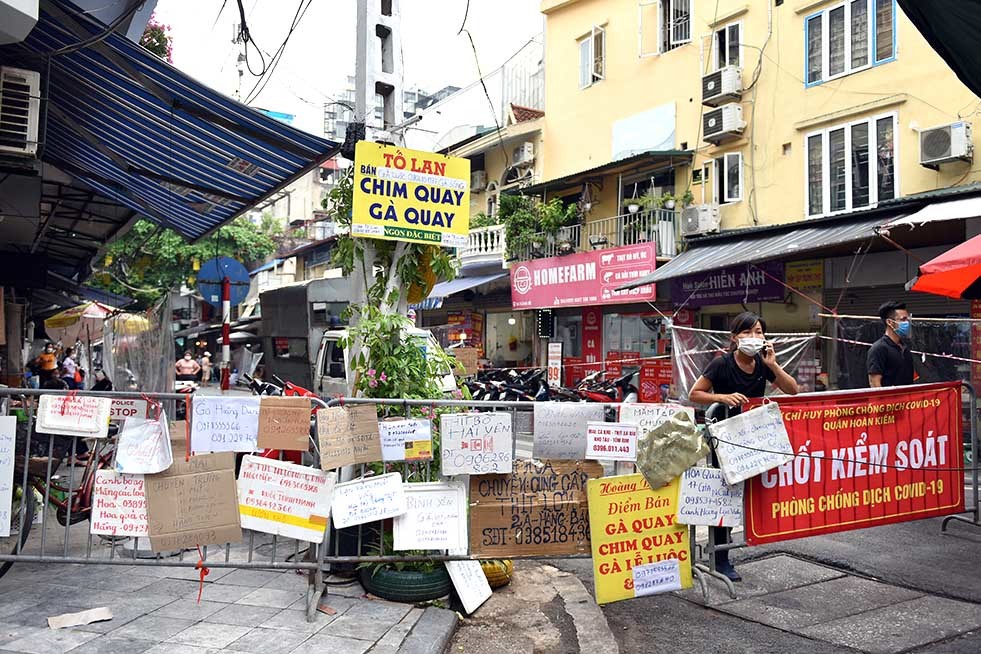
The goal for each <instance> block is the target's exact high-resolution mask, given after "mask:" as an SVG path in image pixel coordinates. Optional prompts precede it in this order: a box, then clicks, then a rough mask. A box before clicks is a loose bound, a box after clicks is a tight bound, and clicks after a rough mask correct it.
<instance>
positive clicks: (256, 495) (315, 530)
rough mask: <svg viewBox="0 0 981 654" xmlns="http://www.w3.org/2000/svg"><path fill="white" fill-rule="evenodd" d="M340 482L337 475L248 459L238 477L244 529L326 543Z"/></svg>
mask: <svg viewBox="0 0 981 654" xmlns="http://www.w3.org/2000/svg"><path fill="white" fill-rule="evenodd" d="M336 481H337V473H336V472H324V471H323V470H317V469H316V468H310V467H307V466H300V465H296V464H293V463H287V462H285V461H276V460H275V459H265V458H262V457H258V456H245V457H243V458H242V469H241V470H240V471H239V475H238V512H239V515H240V516H241V519H242V528H243V529H252V530H253V531H261V532H264V533H267V534H275V535H277V536H286V537H287V538H296V539H297V540H303V541H307V542H310V543H322V542H323V540H324V532H325V531H326V530H327V518H328V517H329V516H330V502H331V497H332V493H333V491H334V483H335V482H336Z"/></svg>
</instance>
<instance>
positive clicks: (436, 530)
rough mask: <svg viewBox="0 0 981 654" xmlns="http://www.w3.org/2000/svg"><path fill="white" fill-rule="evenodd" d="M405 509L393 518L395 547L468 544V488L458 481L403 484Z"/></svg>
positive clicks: (451, 547) (445, 547)
mask: <svg viewBox="0 0 981 654" xmlns="http://www.w3.org/2000/svg"><path fill="white" fill-rule="evenodd" d="M402 488H403V489H404V491H405V500H406V512H405V513H403V514H402V515H400V516H398V517H397V518H395V520H394V521H393V523H392V524H393V525H394V526H393V532H394V533H393V535H394V537H395V549H396V550H454V549H463V550H464V551H466V547H467V489H466V488H465V487H464V486H463V484H462V483H458V482H431V483H421V484H404V485H403V486H402Z"/></svg>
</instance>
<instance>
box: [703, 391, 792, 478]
mask: <svg viewBox="0 0 981 654" xmlns="http://www.w3.org/2000/svg"><path fill="white" fill-rule="evenodd" d="M708 431H709V435H711V436H712V438H716V439H718V441H717V443H716V446H715V453H716V454H717V455H718V457H719V464H720V466H721V468H722V474H723V475H724V476H725V480H726V483H727V484H735V483H737V482H740V481H745V480H747V479H749V478H750V477H755V476H756V475H759V474H762V473H764V472H766V471H767V470H771V469H773V468H776V467H778V466H781V465H783V464H784V463H786V462H787V461H792V460H793V458H794V452H793V447H792V446H791V445H790V438H789V437H788V436H787V428H786V426H784V424H783V415H782V414H781V413H780V407H779V406H778V405H777V403H776V402H767V403H766V404H764V405H762V406H759V407H756V408H755V409H751V410H749V411H744V412H743V413H741V414H739V415H737V416H733V417H732V418H728V419H726V420H721V421H719V422H716V423H712V424H710V425H709V426H708ZM750 448H752V449H750Z"/></svg>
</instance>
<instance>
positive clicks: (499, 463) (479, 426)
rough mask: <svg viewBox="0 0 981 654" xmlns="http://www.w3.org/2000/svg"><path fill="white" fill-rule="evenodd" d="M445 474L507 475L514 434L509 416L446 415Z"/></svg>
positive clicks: (442, 442) (442, 426)
mask: <svg viewBox="0 0 981 654" xmlns="http://www.w3.org/2000/svg"><path fill="white" fill-rule="evenodd" d="M439 426H440V430H441V431H440V450H441V451H442V459H441V460H442V466H443V468H442V470H443V474H444V475H480V474H489V473H507V472H511V469H512V464H513V461H512V458H513V457H512V451H513V449H514V435H513V434H512V433H511V416H510V414H507V413H503V412H502V413H445V414H443V415H442V416H441V417H440V422H439Z"/></svg>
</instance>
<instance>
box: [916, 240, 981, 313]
mask: <svg viewBox="0 0 981 654" xmlns="http://www.w3.org/2000/svg"><path fill="white" fill-rule="evenodd" d="M907 287H908V288H909V289H910V290H913V291H920V292H921V293H933V294H934V295H943V296H945V297H952V298H957V299H965V300H976V299H981V236H975V237H974V238H972V239H971V240H969V241H965V242H964V243H961V244H960V245H958V246H957V247H955V248H952V249H950V250H948V251H946V252H944V253H943V254H941V255H940V256H939V257H936V258H934V259H931V260H930V261H927V262H926V263H925V264H923V265H922V266H920V274H919V276H918V277H916V278H915V279H914V280H913V281H912V282H910V284H908V285H907Z"/></svg>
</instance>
